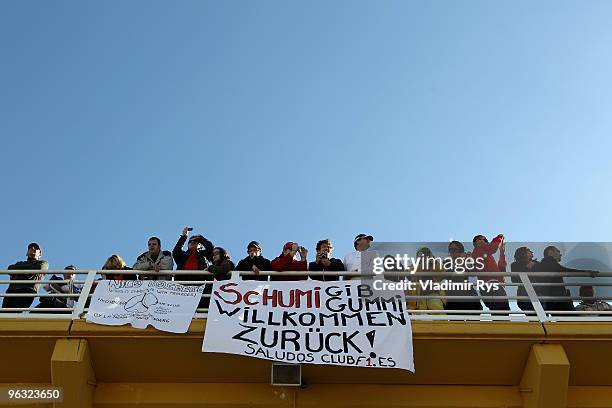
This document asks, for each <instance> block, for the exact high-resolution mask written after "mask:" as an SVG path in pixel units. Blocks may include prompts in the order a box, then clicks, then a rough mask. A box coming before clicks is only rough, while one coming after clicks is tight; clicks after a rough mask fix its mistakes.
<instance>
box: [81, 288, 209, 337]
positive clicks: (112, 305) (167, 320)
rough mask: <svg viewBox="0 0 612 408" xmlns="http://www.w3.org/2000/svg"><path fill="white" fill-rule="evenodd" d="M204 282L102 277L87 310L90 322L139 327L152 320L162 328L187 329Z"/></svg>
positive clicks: (179, 331) (171, 329)
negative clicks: (189, 283)
mask: <svg viewBox="0 0 612 408" xmlns="http://www.w3.org/2000/svg"><path fill="white" fill-rule="evenodd" d="M203 291H204V286H203V285H202V286H184V285H180V284H178V283H174V282H171V281H156V280H145V281H142V280H123V281H108V280H104V281H99V282H98V286H97V287H96V290H95V292H94V294H93V296H92V298H91V305H90V307H89V312H88V313H87V321H88V322H90V323H97V324H105V325H110V326H120V325H123V324H127V323H130V324H131V325H132V326H133V327H135V328H137V329H144V328H146V327H147V326H148V325H149V324H151V325H153V327H155V328H156V329H158V330H163V331H168V332H172V333H185V332H187V330H188V329H189V324H190V323H191V319H192V318H193V315H194V314H195V311H196V308H197V307H198V303H199V302H200V298H201V297H202V292H203Z"/></svg>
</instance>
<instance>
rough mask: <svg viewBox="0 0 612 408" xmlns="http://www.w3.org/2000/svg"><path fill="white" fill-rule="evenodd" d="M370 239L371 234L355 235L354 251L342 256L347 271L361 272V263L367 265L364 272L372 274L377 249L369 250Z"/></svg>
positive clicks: (371, 237) (371, 238) (372, 238)
mask: <svg viewBox="0 0 612 408" xmlns="http://www.w3.org/2000/svg"><path fill="white" fill-rule="evenodd" d="M372 241H374V237H373V236H372V235H366V234H359V235H357V236H356V237H355V240H354V241H353V245H354V247H355V252H351V253H348V254H346V256H345V257H344V266H345V268H346V271H347V272H359V273H361V271H362V267H361V266H362V264H363V265H367V266H368V267H367V268H366V270H365V271H364V272H369V274H372V269H373V263H374V258H376V257H378V252H377V251H372V250H370V243H371V242H372ZM353 279H360V277H353Z"/></svg>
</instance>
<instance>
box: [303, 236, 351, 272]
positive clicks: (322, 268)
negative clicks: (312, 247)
mask: <svg viewBox="0 0 612 408" xmlns="http://www.w3.org/2000/svg"><path fill="white" fill-rule="evenodd" d="M333 250H334V247H333V245H332V243H331V241H330V240H329V239H322V240H321V241H319V242H317V254H316V257H315V260H314V261H313V262H311V263H310V264H309V265H308V270H309V271H315V272H326V271H330V272H339V271H343V270H344V264H343V263H342V261H341V260H339V259H337V258H332V256H331V255H332V251H333ZM310 278H311V279H314V280H319V281H323V282H326V281H337V280H338V278H339V277H338V276H326V275H325V274H323V275H311V276H310Z"/></svg>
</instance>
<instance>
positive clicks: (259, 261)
mask: <svg viewBox="0 0 612 408" xmlns="http://www.w3.org/2000/svg"><path fill="white" fill-rule="evenodd" d="M247 254H248V256H247V257H246V258H244V259H241V260H240V262H238V265H237V266H236V270H237V271H253V272H254V273H255V276H244V277H243V278H242V279H243V280H259V281H267V280H268V277H267V276H259V272H261V271H266V272H269V271H271V270H272V265H271V264H270V260H269V259H266V258H264V257H263V255H262V252H261V245H259V242H257V241H251V242H249V245H247Z"/></svg>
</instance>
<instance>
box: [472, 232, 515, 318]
mask: <svg viewBox="0 0 612 408" xmlns="http://www.w3.org/2000/svg"><path fill="white" fill-rule="evenodd" d="M503 242H504V236H503V235H502V234H499V235H498V236H496V237H495V238H493V241H492V242H490V243H489V240H487V237H485V236H484V235H476V236H475V237H474V239H472V243H473V244H474V251H472V258H474V259H478V258H482V261H483V263H484V267H483V268H480V269H476V271H477V272H491V275H486V276H479V277H478V279H482V280H484V281H486V282H489V283H494V282H497V283H499V288H498V289H490V290H486V289H482V290H481V291H480V295H481V296H495V297H505V296H507V295H506V291H505V290H504V288H503V287H502V286H503V284H504V277H503V276H501V275H500V274H499V272H500V266H502V268H503V269H504V272H505V268H506V265H505V263H506V259H505V252H504V254H503V256H502V258H503V259H500V263H498V262H497V261H496V260H495V257H494V256H493V254H495V253H496V252H497V250H498V249H499V247H500V245H502V243H503ZM500 264H501V265H500ZM483 302H484V304H485V305H487V307H488V308H489V310H510V304H509V303H508V300H507V299H487V300H483Z"/></svg>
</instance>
